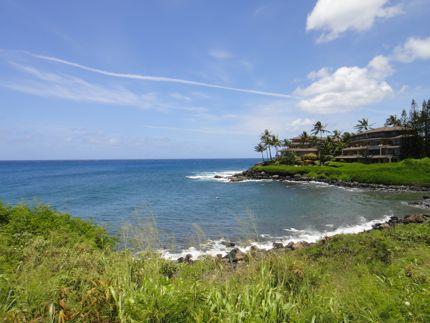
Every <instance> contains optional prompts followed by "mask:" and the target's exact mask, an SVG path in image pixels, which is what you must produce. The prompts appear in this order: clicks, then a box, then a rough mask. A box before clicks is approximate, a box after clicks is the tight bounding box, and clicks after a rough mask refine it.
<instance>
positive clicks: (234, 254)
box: [176, 213, 430, 267]
mask: <svg viewBox="0 0 430 323" xmlns="http://www.w3.org/2000/svg"><path fill="white" fill-rule="evenodd" d="M428 221H430V215H428V214H423V213H417V214H411V215H407V216H405V217H403V218H402V219H399V218H398V217H397V216H392V217H390V219H389V220H388V221H386V222H379V223H375V224H374V225H373V226H372V229H371V230H389V229H392V228H394V227H395V226H396V225H407V224H411V223H417V224H422V223H425V222H428ZM368 231H370V230H367V231H363V232H368ZM333 237H335V236H326V237H323V238H322V239H321V240H319V241H318V242H312V243H311V242H307V241H298V242H289V243H288V244H285V245H284V244H283V243H281V242H273V244H272V249H269V250H266V249H259V248H257V247H256V246H254V245H252V246H251V247H250V249H249V251H248V252H244V251H242V250H240V249H239V248H238V247H237V246H236V244H235V243H234V242H231V241H224V242H223V244H224V245H225V246H228V247H231V248H232V249H231V250H230V251H229V252H228V253H227V254H226V255H225V256H223V255H222V254H218V255H216V257H215V259H216V260H217V261H219V262H221V263H224V264H229V265H232V266H233V267H236V266H237V265H238V264H240V263H246V261H248V260H249V258H250V257H255V256H258V255H263V254H269V253H272V252H279V251H282V250H283V251H292V250H301V249H304V248H308V247H311V246H314V245H318V244H319V245H323V244H326V243H327V242H329V241H330V240H331V239H333ZM176 261H177V262H178V263H187V264H192V263H193V262H194V261H198V259H193V256H192V255H191V254H187V255H186V256H185V257H180V258H178V259H177V260H176Z"/></svg>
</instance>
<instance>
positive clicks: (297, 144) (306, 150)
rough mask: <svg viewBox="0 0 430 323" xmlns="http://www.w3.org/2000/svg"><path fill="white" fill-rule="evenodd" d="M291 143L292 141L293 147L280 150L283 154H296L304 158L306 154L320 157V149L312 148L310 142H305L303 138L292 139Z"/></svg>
mask: <svg viewBox="0 0 430 323" xmlns="http://www.w3.org/2000/svg"><path fill="white" fill-rule="evenodd" d="M309 139H310V138H309ZM317 140H319V139H317ZM290 141H291V145H290V146H289V147H287V148H284V149H281V150H280V152H281V154H285V153H287V152H291V153H294V154H296V155H297V156H299V157H303V156H304V155H306V154H315V155H318V148H317V147H314V146H312V144H311V142H310V141H309V140H308V141H305V142H304V141H303V139H302V138H301V137H294V138H291V139H290Z"/></svg>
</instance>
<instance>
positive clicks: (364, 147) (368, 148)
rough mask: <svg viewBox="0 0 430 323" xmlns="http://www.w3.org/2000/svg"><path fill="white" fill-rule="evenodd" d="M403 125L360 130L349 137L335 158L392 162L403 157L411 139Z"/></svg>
mask: <svg viewBox="0 0 430 323" xmlns="http://www.w3.org/2000/svg"><path fill="white" fill-rule="evenodd" d="M411 137H412V135H411V134H410V131H409V130H408V129H406V128H404V127H399V126H395V127H381V128H376V129H371V130H368V131H364V132H360V133H358V134H355V135H353V136H352V137H351V141H350V143H349V145H348V147H346V148H344V149H342V155H340V156H337V157H336V159H337V160H343V161H362V162H392V161H399V160H401V159H402V158H404V157H405V146H406V145H407V143H408V141H409V140H410V139H411Z"/></svg>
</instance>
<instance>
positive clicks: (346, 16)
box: [306, 0, 403, 42]
mask: <svg viewBox="0 0 430 323" xmlns="http://www.w3.org/2000/svg"><path fill="white" fill-rule="evenodd" d="M389 2H390V1H389V0H318V2H317V3H316V5H315V7H314V8H313V10H312V12H311V13H310V14H309V15H308V18H307V21H306V30H307V31H311V30H314V31H321V32H322V34H321V35H320V37H319V38H318V41H319V42H325V41H331V40H333V39H336V38H338V37H340V36H341V35H342V34H343V33H345V32H347V31H349V30H353V31H366V30H368V29H370V28H371V27H372V26H373V24H374V22H375V20H376V18H391V17H394V16H397V15H399V14H401V13H402V12H403V11H402V8H401V7H400V6H399V5H397V6H387V4H388V3H389Z"/></svg>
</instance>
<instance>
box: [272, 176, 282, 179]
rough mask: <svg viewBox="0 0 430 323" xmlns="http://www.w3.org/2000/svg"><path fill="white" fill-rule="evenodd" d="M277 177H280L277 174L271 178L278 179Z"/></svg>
mask: <svg viewBox="0 0 430 323" xmlns="http://www.w3.org/2000/svg"><path fill="white" fill-rule="evenodd" d="M279 177H280V176H279V175H273V176H272V179H279Z"/></svg>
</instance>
